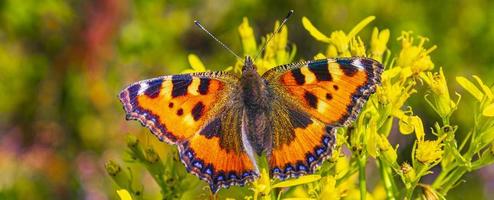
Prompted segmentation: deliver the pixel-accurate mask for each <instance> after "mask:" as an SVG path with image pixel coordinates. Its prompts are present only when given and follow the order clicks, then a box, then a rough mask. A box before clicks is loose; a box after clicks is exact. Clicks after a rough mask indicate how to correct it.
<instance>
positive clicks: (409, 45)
mask: <svg viewBox="0 0 494 200" xmlns="http://www.w3.org/2000/svg"><path fill="white" fill-rule="evenodd" d="M419 39H420V42H419V44H418V45H414V41H413V38H412V37H411V33H410V32H402V34H401V36H400V37H399V38H398V40H401V46H402V49H401V51H400V54H399V56H398V59H397V60H396V66H400V67H402V68H407V67H410V69H411V70H412V72H413V74H418V73H419V72H422V71H426V70H431V69H433V68H434V63H432V61H431V58H430V56H429V54H430V53H431V52H432V51H434V49H436V48H437V46H435V45H434V46H432V47H431V48H429V49H425V48H424V47H423V46H424V43H425V42H426V41H427V38H424V37H420V38H419Z"/></svg>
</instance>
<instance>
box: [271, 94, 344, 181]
mask: <svg viewBox="0 0 494 200" xmlns="http://www.w3.org/2000/svg"><path fill="white" fill-rule="evenodd" d="M277 104H279V105H283V106H277ZM273 105H274V106H273V114H272V115H273V118H276V119H277V120H273V121H272V126H273V147H272V149H271V152H270V153H269V161H268V162H269V166H270V169H271V174H272V175H273V176H274V177H276V178H279V179H282V180H284V179H286V178H289V177H298V176H300V175H303V174H308V173H309V174H310V173H313V172H314V171H315V169H316V167H317V166H319V165H320V164H321V163H322V161H324V160H325V159H326V158H327V157H329V156H331V153H332V151H333V149H334V145H335V144H336V143H335V141H336V134H335V130H336V129H335V128H333V127H329V126H326V125H325V124H324V123H322V122H321V121H319V120H317V119H315V118H312V117H310V116H309V115H308V114H307V113H305V112H303V111H301V110H298V109H297V107H296V106H295V105H290V104H288V103H287V102H285V103H283V102H279V103H275V104H273Z"/></svg>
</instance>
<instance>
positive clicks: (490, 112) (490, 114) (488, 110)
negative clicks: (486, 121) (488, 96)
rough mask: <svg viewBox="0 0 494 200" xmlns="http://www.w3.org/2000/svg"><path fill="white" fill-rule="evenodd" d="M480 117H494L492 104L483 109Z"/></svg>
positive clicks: (493, 104)
mask: <svg viewBox="0 0 494 200" xmlns="http://www.w3.org/2000/svg"><path fill="white" fill-rule="evenodd" d="M482 115H484V116H487V117H494V103H491V104H489V105H488V106H486V107H485V108H484V111H482Z"/></svg>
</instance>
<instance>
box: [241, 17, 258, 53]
mask: <svg viewBox="0 0 494 200" xmlns="http://www.w3.org/2000/svg"><path fill="white" fill-rule="evenodd" d="M238 32H239V34H240V39H241V40H242V47H243V49H244V55H250V56H255V54H256V53H257V43H256V38H255V36H254V30H253V29H252V27H250V25H249V20H248V19H247V18H246V17H244V20H243V22H242V24H241V25H240V26H239V27H238Z"/></svg>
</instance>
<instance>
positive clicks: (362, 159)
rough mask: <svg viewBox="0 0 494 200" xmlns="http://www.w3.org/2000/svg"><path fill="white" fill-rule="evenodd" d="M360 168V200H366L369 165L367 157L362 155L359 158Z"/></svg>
mask: <svg viewBox="0 0 494 200" xmlns="http://www.w3.org/2000/svg"><path fill="white" fill-rule="evenodd" d="M358 164H359V165H358V166H359V186H360V199H361V200H365V197H366V196H367V187H366V181H365V166H366V164H367V156H365V155H360V156H359V158H358Z"/></svg>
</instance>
